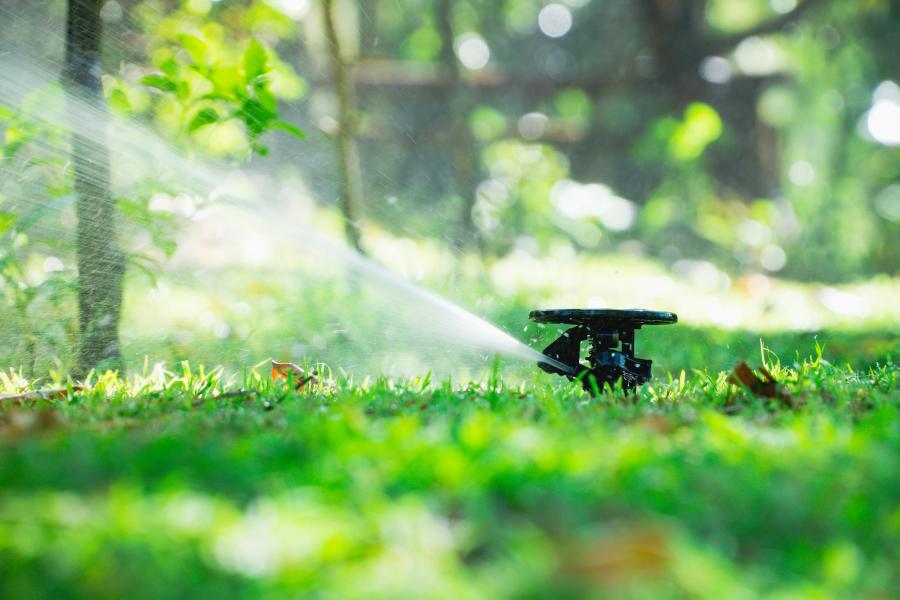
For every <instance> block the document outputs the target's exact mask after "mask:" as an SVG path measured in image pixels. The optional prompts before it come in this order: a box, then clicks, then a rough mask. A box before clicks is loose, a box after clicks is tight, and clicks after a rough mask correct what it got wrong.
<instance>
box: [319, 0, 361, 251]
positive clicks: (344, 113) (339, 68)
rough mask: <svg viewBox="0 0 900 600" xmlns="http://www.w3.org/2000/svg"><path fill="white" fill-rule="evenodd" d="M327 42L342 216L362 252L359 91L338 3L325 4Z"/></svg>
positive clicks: (356, 245) (354, 241)
mask: <svg viewBox="0 0 900 600" xmlns="http://www.w3.org/2000/svg"><path fill="white" fill-rule="evenodd" d="M322 12H323V13H324V18H325V38H326V40H327V42H328V50H329V52H330V60H331V78H332V82H333V85H334V87H335V91H336V93H337V97H338V131H337V140H336V141H337V154H338V169H339V171H340V172H339V176H340V182H341V212H342V213H343V216H344V227H345V231H346V232H347V238H348V239H349V241H350V244H351V245H352V246H353V248H354V249H356V250H357V251H358V252H362V251H363V249H362V243H361V241H360V229H361V227H360V214H359V213H360V210H361V207H362V182H361V178H362V174H361V169H360V165H359V151H358V149H357V147H356V107H355V103H356V93H355V92H356V90H355V86H354V83H353V76H352V72H351V69H350V65H348V64H347V61H346V59H345V58H344V55H343V52H342V51H341V40H340V35H339V34H338V31H337V27H336V26H335V22H334V0H324V1H323V3H322Z"/></svg>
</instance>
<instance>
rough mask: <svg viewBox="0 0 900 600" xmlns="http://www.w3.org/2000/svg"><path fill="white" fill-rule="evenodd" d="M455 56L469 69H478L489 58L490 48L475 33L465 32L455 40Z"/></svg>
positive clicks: (483, 65) (485, 64)
mask: <svg viewBox="0 0 900 600" xmlns="http://www.w3.org/2000/svg"><path fill="white" fill-rule="evenodd" d="M456 56H457V58H459V62H461V63H462V65H463V66H464V67H465V68H467V69H469V70H470V71H478V70H480V69H483V68H485V67H486V66H487V64H488V62H489V61H490V60H491V48H490V46H488V44H487V42H486V41H484V38H482V37H481V36H480V35H478V34H477V33H466V34H463V35H461V36H459V38H458V39H457V40H456Z"/></svg>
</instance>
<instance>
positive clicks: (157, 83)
mask: <svg viewBox="0 0 900 600" xmlns="http://www.w3.org/2000/svg"><path fill="white" fill-rule="evenodd" d="M141 83H142V84H144V85H146V86H147V87H152V88H156V89H158V90H161V91H163V92H174V91H175V90H176V89H177V87H178V86H177V85H176V84H175V82H174V81H172V80H171V79H169V78H168V77H165V76H164V75H147V76H146V77H144V78H143V79H141Z"/></svg>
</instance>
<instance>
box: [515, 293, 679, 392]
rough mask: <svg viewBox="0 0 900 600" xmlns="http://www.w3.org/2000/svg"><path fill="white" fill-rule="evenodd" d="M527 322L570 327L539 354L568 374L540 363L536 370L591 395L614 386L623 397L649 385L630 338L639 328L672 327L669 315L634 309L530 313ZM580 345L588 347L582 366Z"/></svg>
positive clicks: (647, 371) (645, 363)
mask: <svg viewBox="0 0 900 600" xmlns="http://www.w3.org/2000/svg"><path fill="white" fill-rule="evenodd" d="M528 317H529V318H530V319H531V320H533V321H537V322H538V323H558V324H566V325H574V327H571V328H570V329H568V330H566V331H565V332H564V333H563V334H562V335H561V336H559V338H557V339H556V341H554V342H553V343H551V344H550V345H549V346H547V347H546V348H545V349H544V354H545V355H547V356H548V357H550V358H552V359H554V360H557V361H559V362H560V363H562V364H564V365H566V366H567V367H569V369H570V370H569V371H564V370H562V369H560V368H559V367H556V366H554V365H551V364H548V363H544V362H539V363H538V367H540V368H541V369H543V370H544V371H546V372H548V373H554V374H556V375H563V376H565V377H568V378H569V379H570V380H574V379H577V378H580V379H581V382H582V385H584V388H585V389H586V390H587V391H588V392H591V393H592V394H593V393H595V392H597V391H603V390H604V389H605V388H607V387H608V388H610V389H612V388H613V386H615V384H616V382H617V381H620V380H621V382H622V388H623V389H624V390H626V391H631V390H634V388H636V387H637V386H639V385H641V384H643V383H646V382H647V381H649V380H650V378H651V374H650V367H651V366H652V364H653V361H651V360H649V359H646V358H638V357H636V356H635V355H634V332H635V331H637V330H638V329H640V328H641V327H642V326H643V325H665V324H669V323H677V322H678V316H677V315H675V314H674V313H670V312H657V311H651V310H638V309H634V310H613V309H562V310H535V311H532V312H531V313H530V314H529V315H528ZM585 340H587V341H588V342H589V343H590V351H589V352H588V355H587V364H584V363H582V362H581V343H582V342H584V341H585Z"/></svg>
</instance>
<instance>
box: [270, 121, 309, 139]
mask: <svg viewBox="0 0 900 600" xmlns="http://www.w3.org/2000/svg"><path fill="white" fill-rule="evenodd" d="M268 128H269V129H277V130H279V131H284V132H287V133H289V134H291V135H292V136H294V137H296V138H299V139H301V140H303V139H306V132H305V131H303V130H302V129H300V128H299V127H297V126H296V125H294V124H293V123H288V122H287V121H274V122H272V123H269V125H268Z"/></svg>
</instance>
